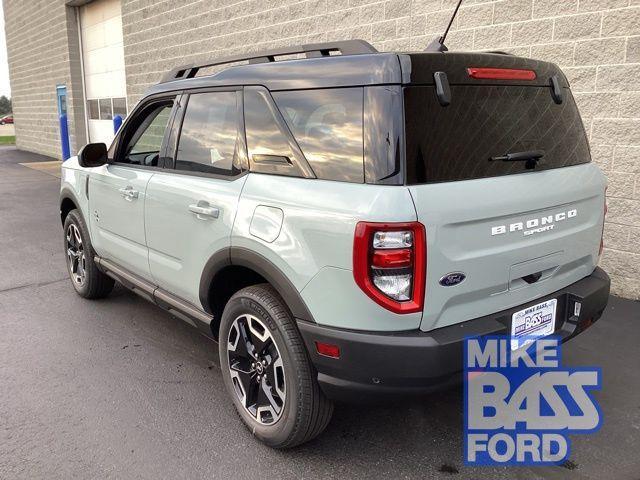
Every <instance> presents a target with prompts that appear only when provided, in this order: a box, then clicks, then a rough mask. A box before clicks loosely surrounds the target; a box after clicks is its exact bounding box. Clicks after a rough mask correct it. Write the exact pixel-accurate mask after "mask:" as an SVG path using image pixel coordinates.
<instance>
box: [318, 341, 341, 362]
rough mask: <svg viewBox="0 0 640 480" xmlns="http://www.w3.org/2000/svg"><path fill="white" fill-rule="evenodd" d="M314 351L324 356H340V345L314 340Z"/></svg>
mask: <svg viewBox="0 0 640 480" xmlns="http://www.w3.org/2000/svg"><path fill="white" fill-rule="evenodd" d="M316 352H318V353H319V354H320V355H323V356H325V357H331V358H340V347H338V346H337V345H331V344H330V343H323V342H318V341H317V340H316Z"/></svg>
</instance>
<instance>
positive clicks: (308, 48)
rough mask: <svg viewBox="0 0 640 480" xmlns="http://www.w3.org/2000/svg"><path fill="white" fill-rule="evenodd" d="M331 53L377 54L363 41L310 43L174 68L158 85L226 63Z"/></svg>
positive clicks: (261, 61)
mask: <svg viewBox="0 0 640 480" xmlns="http://www.w3.org/2000/svg"><path fill="white" fill-rule="evenodd" d="M331 52H339V53H340V54H341V55H362V54H367V53H378V50H376V49H375V48H374V47H373V46H372V45H371V44H370V43H368V42H366V41H364V40H345V41H339V42H327V43H311V44H307V45H296V46H292V47H283V48H277V49H274V50H266V51H263V52H255V53H242V54H239V55H233V56H229V57H222V58H216V59H212V60H210V61H207V62H205V63H202V64H191V65H183V66H181V67H178V68H174V69H173V70H171V71H170V72H168V73H166V74H165V75H164V76H163V77H162V80H161V81H160V83H166V82H172V81H174V80H183V79H185V78H194V77H195V76H196V75H197V74H198V71H199V70H200V69H202V68H208V67H214V66H217V65H225V64H228V63H235V62H242V61H248V62H249V63H269V62H275V61H276V58H275V57H281V56H284V55H296V54H302V53H304V54H305V55H306V57H307V58H320V57H328V56H330V55H331Z"/></svg>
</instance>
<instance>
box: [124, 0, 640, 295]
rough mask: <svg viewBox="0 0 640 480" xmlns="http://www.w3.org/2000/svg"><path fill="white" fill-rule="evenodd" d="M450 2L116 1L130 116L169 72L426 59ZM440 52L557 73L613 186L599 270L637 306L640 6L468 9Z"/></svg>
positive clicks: (557, 2)
mask: <svg viewBox="0 0 640 480" xmlns="http://www.w3.org/2000/svg"><path fill="white" fill-rule="evenodd" d="M455 4H456V1H455V0H387V1H376V0H306V1H302V2H299V1H288V0H285V1H276V0H248V1H242V2H238V1H235V0H234V1H232V0H226V1H213V0H123V5H122V13H123V29H124V45H125V63H126V70H127V91H128V95H129V104H130V105H133V104H134V102H135V101H137V100H138V99H139V97H140V95H141V94H142V93H143V92H144V90H145V89H146V88H147V87H148V86H149V85H151V84H153V83H155V82H157V81H158V80H159V79H160V77H161V76H162V74H163V73H165V72H166V71H167V70H169V69H170V68H172V67H174V66H176V65H178V64H182V63H188V62H192V61H198V60H202V59H206V58H211V57H215V56H222V55H228V54H231V53H239V52H243V51H251V50H256V49H264V48H271V47H277V46H284V45H289V44H294V43H300V42H302V43H304V42H318V41H329V40H339V39H347V38H362V39H365V40H368V41H369V42H371V43H372V44H373V45H375V46H376V47H377V48H378V49H380V50H407V49H414V50H417V49H422V48H424V47H425V46H426V45H427V44H428V43H429V41H430V40H431V39H432V38H434V37H435V36H436V35H438V34H440V33H442V31H443V29H444V27H445V25H446V23H447V21H448V19H449V17H450V15H451V13H452V11H453V8H454V6H455ZM447 43H448V45H449V47H450V48H453V49H457V50H491V49H500V50H506V51H508V52H512V53H514V54H518V55H525V56H531V57H534V58H539V59H543V60H549V61H553V62H556V63H558V64H559V65H560V66H561V67H562V68H563V69H564V71H565V72H566V74H567V76H568V77H569V79H570V81H571V84H572V88H573V91H574V92H575V96H576V99H577V101H578V104H579V106H580V110H581V112H582V115H583V116H584V121H585V126H586V129H587V132H588V134H589V137H590V141H591V148H592V154H593V159H594V161H596V162H597V163H598V164H599V165H600V166H602V168H603V169H604V170H605V171H606V173H607V175H608V176H609V180H610V185H609V190H608V195H609V214H608V218H607V225H606V232H605V242H606V249H605V253H604V256H603V258H602V265H603V266H604V267H605V268H606V269H607V270H608V271H609V272H610V273H611V275H612V279H613V291H614V292H615V293H617V294H619V295H622V296H625V297H630V298H635V299H640V240H639V239H640V0H500V1H486V0H466V1H464V3H463V7H462V8H461V10H460V12H459V16H458V18H457V19H456V21H455V22H454V24H453V28H452V32H451V34H450V37H449V40H448V42H447Z"/></svg>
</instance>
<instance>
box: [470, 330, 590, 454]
mask: <svg viewBox="0 0 640 480" xmlns="http://www.w3.org/2000/svg"><path fill="white" fill-rule="evenodd" d="M532 320H533V319H532ZM533 321H534V322H543V321H544V319H543V318H540V319H535V320H533ZM532 326H533V325H532ZM464 356H465V358H464V362H465V367H464V370H465V371H464V374H465V380H464V387H465V388H464V395H465V398H464V404H465V412H464V421H465V425H464V427H465V428H464V435H465V438H464V450H465V451H464V461H465V464H467V465H542V464H560V463H563V462H564V461H565V460H566V459H567V458H568V457H569V455H570V453H571V439H570V435H572V434H586V433H592V432H595V431H597V430H598V429H599V428H600V425H601V423H602V415H601V413H600V409H599V406H598V404H597V402H596V400H595V399H594V398H593V391H594V390H599V389H600V387H601V381H602V378H601V377H602V374H601V370H600V369H599V368H597V367H583V368H568V367H563V366H562V365H561V361H560V360H561V358H560V356H561V349H560V339H559V338H556V337H544V338H539V337H538V338H533V339H528V338H527V337H518V339H517V341H516V344H515V345H514V343H513V338H512V337H509V336H498V337H485V338H481V339H479V338H469V339H466V340H465V352H464Z"/></svg>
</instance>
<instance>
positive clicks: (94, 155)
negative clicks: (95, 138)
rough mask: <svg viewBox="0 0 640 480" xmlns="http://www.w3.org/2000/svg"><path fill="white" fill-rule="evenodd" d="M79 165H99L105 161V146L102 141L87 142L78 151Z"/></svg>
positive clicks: (89, 166) (88, 166)
mask: <svg viewBox="0 0 640 480" xmlns="http://www.w3.org/2000/svg"><path fill="white" fill-rule="evenodd" d="M78 163H79V164H80V166H81V167H85V168H91V167H100V166H102V165H104V164H105V163H107V146H106V145H105V144H104V143H88V144H87V145H85V146H84V147H82V149H81V150H80V152H79V153H78Z"/></svg>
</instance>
